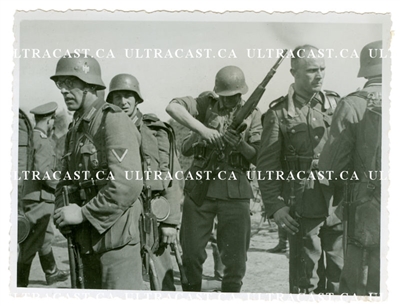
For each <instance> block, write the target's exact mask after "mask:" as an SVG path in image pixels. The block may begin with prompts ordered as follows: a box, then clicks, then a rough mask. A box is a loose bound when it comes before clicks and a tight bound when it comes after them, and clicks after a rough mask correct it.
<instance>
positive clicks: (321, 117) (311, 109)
mask: <svg viewBox="0 0 400 306" xmlns="http://www.w3.org/2000/svg"><path fill="white" fill-rule="evenodd" d="M316 50H318V49H317V48H316V47H314V46H311V45H304V46H299V47H297V48H296V49H294V51H293V54H295V57H293V58H292V59H291V70H290V72H291V74H292V76H293V78H294V83H293V84H292V85H290V87H289V90H288V94H287V95H286V96H285V97H281V98H279V99H277V100H275V101H273V102H272V103H271V104H270V109H269V110H268V111H267V112H266V113H265V114H264V115H263V132H262V137H261V144H260V150H259V154H258V160H257V170H259V171H261V173H265V172H266V171H272V173H274V176H273V177H272V179H271V180H259V182H258V183H259V187H260V191H261V195H262V200H263V203H264V206H265V210H266V213H267V215H268V216H269V217H270V218H272V217H273V218H274V220H275V222H276V223H277V225H278V226H279V227H280V229H281V230H286V231H287V232H288V233H289V234H290V235H289V249H290V252H289V290H290V293H316V292H317V291H319V290H322V291H323V292H329V293H334V294H337V293H338V288H339V278H340V273H341V269H342V266H343V251H342V246H341V242H342V233H343V230H342V224H341V222H340V220H339V219H338V218H337V217H336V216H335V215H334V214H333V213H332V211H333V210H334V208H335V207H334V205H336V202H333V200H334V198H333V196H332V193H333V191H332V188H331V187H329V186H328V184H327V181H326V180H318V179H317V178H318V176H317V175H316V173H317V171H318V169H319V168H318V161H319V156H320V153H321V151H322V149H323V147H324V145H325V142H326V140H327V136H328V132H329V126H330V122H331V118H332V114H333V111H334V109H335V107H336V100H338V99H339V96H338V94H336V93H335V92H332V91H327V90H322V84H323V80H324V76H325V60H324V59H323V58H315V57H312V56H310V54H311V51H314V52H315V51H316ZM280 171H283V172H284V173H285V174H286V175H292V177H290V176H288V177H289V179H288V180H281V179H279V178H278V177H277V176H276V174H277V173H279V172H280ZM303 174H304V175H303ZM313 177H314V178H315V179H313ZM309 178H310V179H309ZM321 256H322V257H325V256H326V288H318V284H319V283H321V282H320V281H322V283H324V281H325V279H322V280H321V279H319V275H318V270H320V269H321V266H319V265H320V264H323V263H324V260H320V258H321ZM322 268H323V267H322Z"/></svg>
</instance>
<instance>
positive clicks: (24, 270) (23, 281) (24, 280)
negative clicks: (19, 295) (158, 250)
mask: <svg viewBox="0 0 400 306" xmlns="http://www.w3.org/2000/svg"><path fill="white" fill-rule="evenodd" d="M31 265H32V262H30V263H19V262H18V263H17V287H28V284H29V273H30V271H31Z"/></svg>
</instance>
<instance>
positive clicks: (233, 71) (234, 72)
mask: <svg viewBox="0 0 400 306" xmlns="http://www.w3.org/2000/svg"><path fill="white" fill-rule="evenodd" d="M248 90H249V88H248V87H247V85H246V81H245V79H244V73H243V71H242V70H241V69H240V68H239V67H236V66H226V67H224V68H222V69H221V70H220V71H218V73H217V75H216V76H215V87H214V91H215V93H216V94H218V95H220V96H233V95H236V94H238V93H241V94H242V95H244V94H245V93H246V92H247V91H248Z"/></svg>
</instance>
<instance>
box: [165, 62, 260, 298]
mask: <svg viewBox="0 0 400 306" xmlns="http://www.w3.org/2000/svg"><path fill="white" fill-rule="evenodd" d="M247 91H248V87H247V84H246V81H245V77H244V74H243V71H242V70H241V69H240V68H238V67H236V66H227V67H224V68H222V69H221V70H219V71H218V73H217V75H216V77H215V86H214V91H213V92H203V93H202V94H201V95H200V96H199V97H197V98H196V99H194V98H193V97H190V96H187V97H183V98H175V99H173V100H172V101H171V102H170V104H169V105H168V107H167V109H166V110H167V112H168V113H169V114H170V115H171V117H172V118H174V119H175V120H176V121H178V122H179V123H180V124H182V125H184V126H186V127H187V128H189V129H190V130H191V131H192V135H191V136H190V137H189V138H188V139H187V140H186V141H185V143H184V144H182V146H183V147H184V151H185V154H191V155H193V157H194V160H193V163H192V166H191V168H190V170H189V171H190V173H192V175H195V172H196V169H198V170H200V171H202V170H204V169H205V168H204V165H205V163H206V162H207V160H208V159H209V158H210V154H211V152H212V151H213V150H215V148H218V149H219V150H221V151H223V150H224V148H225V147H226V146H229V148H230V151H229V154H226V155H225V156H224V157H223V158H221V159H220V160H219V161H218V166H217V168H218V171H214V173H213V174H215V175H216V176H215V177H214V176H213V177H210V178H209V180H210V181H209V184H208V188H207V189H205V190H202V191H201V192H202V193H203V195H204V201H199V200H198V198H197V197H196V196H195V193H194V192H193V181H191V180H187V181H186V182H185V191H186V192H185V201H184V205H183V215H182V226H181V242H182V249H183V257H182V260H183V265H184V267H185V270H186V273H187V278H188V282H189V283H188V284H186V285H183V290H185V291H201V281H202V265H203V263H204V261H205V259H206V252H205V247H206V245H207V242H208V240H209V237H210V235H211V231H212V229H213V224H214V219H215V216H217V218H218V225H217V244H218V247H219V248H220V252H221V259H222V263H223V264H224V266H225V269H224V275H223V278H222V284H221V290H222V291H223V292H240V289H241V286H242V280H243V277H244V275H245V271H246V256H247V255H246V253H247V250H248V248H249V242H250V235H249V232H250V212H249V201H250V198H252V197H253V192H252V189H251V186H250V183H249V181H248V180H247V177H246V171H247V170H249V166H250V163H254V162H255V159H256V156H257V148H258V144H259V141H260V134H261V120H260V119H261V113H260V111H259V110H258V109H256V110H254V111H253V113H252V114H251V115H250V116H249V117H248V118H247V119H246V120H245V125H246V129H245V130H244V131H242V132H237V131H233V130H230V129H228V127H229V125H230V123H231V120H232V118H233V117H234V116H235V114H236V112H237V111H238V110H239V109H240V108H241V107H242V105H243V103H244V101H243V99H242V95H244V94H246V93H247ZM187 141H190V142H191V143H190V144H188V143H187ZM232 175H233V177H234V178H233V179H231V180H228V179H227V177H229V176H231V177H232ZM225 176H226V177H225Z"/></svg>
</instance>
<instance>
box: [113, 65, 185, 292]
mask: <svg viewBox="0 0 400 306" xmlns="http://www.w3.org/2000/svg"><path fill="white" fill-rule="evenodd" d="M107 102H109V103H112V104H114V105H117V106H119V107H120V108H121V109H122V110H123V111H124V112H125V113H126V114H127V115H128V116H129V118H130V119H131V120H132V123H133V124H134V125H135V126H136V128H137V129H138V130H139V132H140V134H141V154H142V167H143V170H144V171H146V170H148V169H149V168H150V169H152V170H154V171H160V172H161V174H162V175H165V174H167V172H170V171H171V172H176V171H179V170H181V169H180V165H179V161H178V159H177V156H176V155H175V154H174V153H172V154H173V156H171V145H172V147H173V148H175V143H172V144H171V143H170V141H171V139H170V137H169V135H168V133H167V130H168V127H167V124H166V123H164V122H162V121H160V120H159V119H158V118H157V117H156V116H155V115H153V114H142V113H141V112H140V110H139V109H138V107H137V106H138V105H139V103H142V102H143V97H142V94H141V93H140V87H139V82H138V80H137V79H136V78H135V77H134V76H133V75H131V74H126V73H124V74H118V75H116V76H114V77H113V78H112V80H111V82H110V88H109V93H108V95H107ZM171 158H173V163H172V164H173V165H171V164H170V160H171ZM148 160H151V161H152V162H150V163H149V164H147V163H148ZM170 166H173V169H171V168H170ZM150 177H152V176H150ZM159 183H160V181H158V182H156V181H151V179H150V180H149V181H145V182H144V185H145V186H144V192H143V194H142V195H143V199H142V202H143V203H145V201H146V200H151V199H146V196H145V194H146V193H147V192H146V190H148V187H151V191H152V197H153V199H154V198H157V197H158V195H162V197H163V199H164V198H165V199H166V200H167V201H166V202H163V203H165V204H166V205H167V206H168V207H167V210H168V211H170V213H169V214H168V216H167V217H166V218H162V219H163V220H162V221H159V223H158V229H159V230H158V232H159V233H160V237H159V241H160V245H159V247H158V249H157V250H155V251H154V256H153V255H152V258H153V259H154V267H155V270H156V271H155V273H153V272H150V273H153V275H155V277H158V280H154V279H153V278H150V285H151V289H152V290H163V291H175V285H174V275H173V265H172V261H171V256H170V253H171V250H170V246H169V245H170V244H171V243H175V241H176V232H177V230H176V227H177V226H178V224H179V223H180V222H179V221H180V205H181V202H182V200H183V186H182V185H183V181H182V180H181V181H178V180H175V181H174V182H173V183H172V184H171V185H170V186H168V187H165V185H164V186H161V185H160V184H159ZM155 203H156V202H154V201H153V210H155V209H156V207H154V205H155ZM157 203H158V204H160V203H161V202H159V201H158V202H157ZM157 207H158V208H161V207H160V206H157ZM153 213H155V212H154V211H153ZM142 244H144V245H145V244H146V242H142ZM143 250H144V252H148V251H149V250H148V249H146V248H144V249H143ZM156 282H158V283H159V285H160V288H157V285H156V284H155V283H156Z"/></svg>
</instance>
